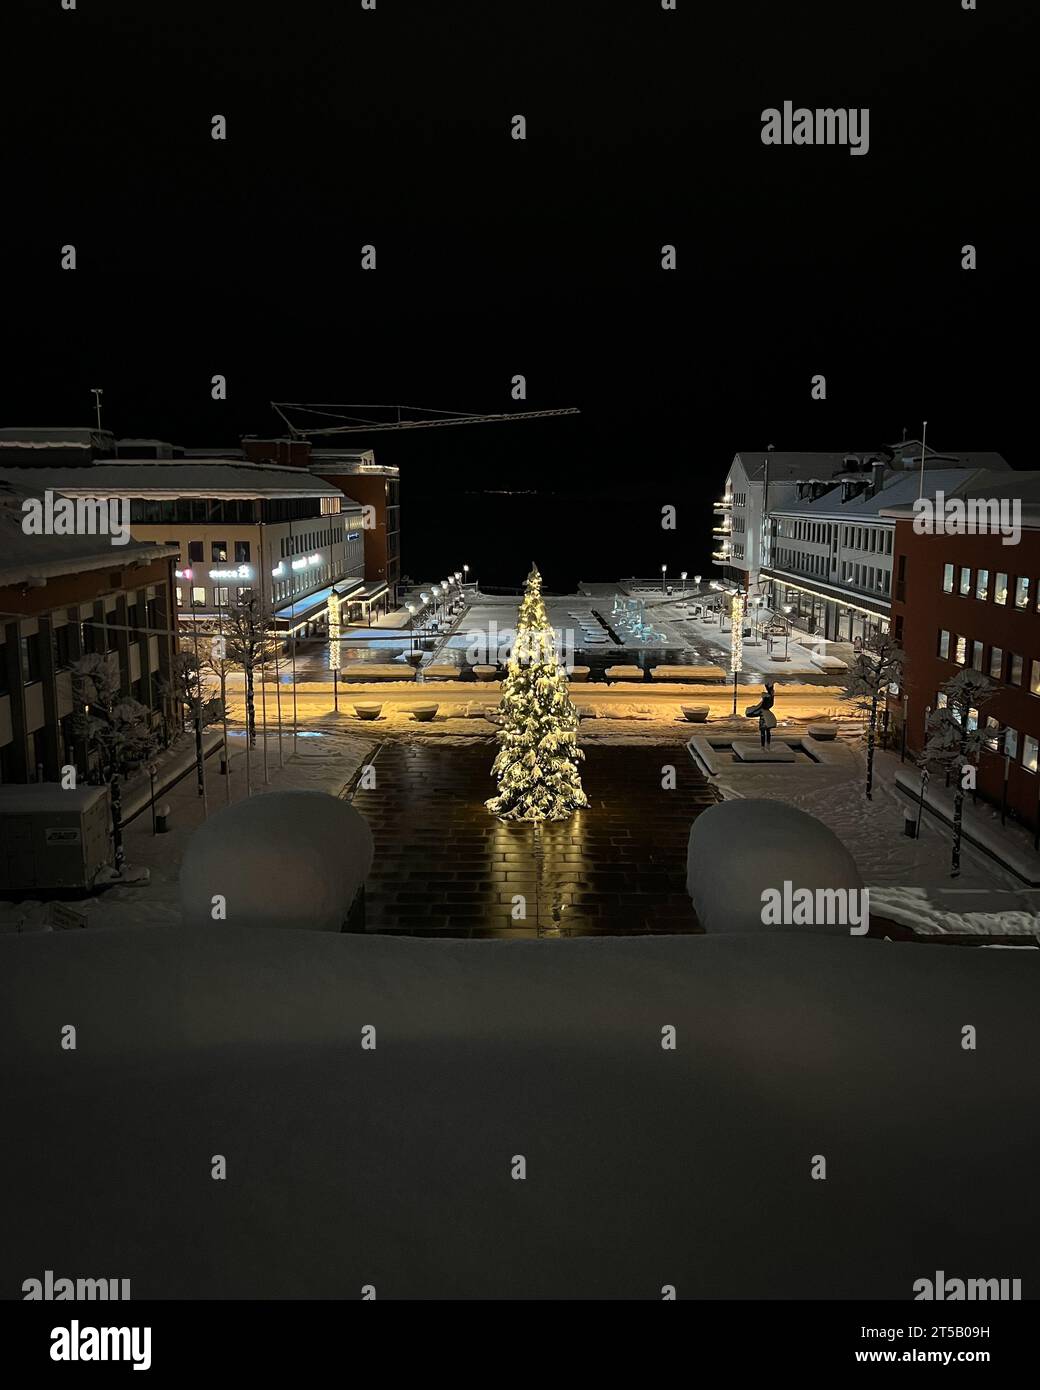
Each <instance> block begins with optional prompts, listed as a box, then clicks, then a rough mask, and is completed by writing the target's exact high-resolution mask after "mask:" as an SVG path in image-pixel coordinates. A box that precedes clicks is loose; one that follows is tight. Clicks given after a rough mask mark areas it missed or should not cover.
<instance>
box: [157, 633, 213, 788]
mask: <svg viewBox="0 0 1040 1390" xmlns="http://www.w3.org/2000/svg"><path fill="white" fill-rule="evenodd" d="M182 631H183V630H182ZM196 646H197V637H196ZM162 690H163V693H164V694H166V695H169V696H170V698H171V699H173V700H175V701H177V703H178V704H179V705H180V706H181V708H182V709H185V710H187V711H188V717H189V718H190V720H191V723H192V729H193V731H194V734H195V771H196V774H197V777H198V788H199V796H201V797H202V798H203V799H205V796H206V770H205V760H204V757H203V747H202V731H203V729H205V728H206V726H207V725H209V724H215V723H216V722H217V720H218V719H220V718H221V717H222V715H223V708H222V702H221V701H220V699H219V698H217V697H215V696H213V695H211V694H210V693H209V690H208V689H207V687H206V684H205V681H204V678H203V671H202V662H201V660H200V658H199V655H198V653H197V651H195V650H192V649H191V648H189V647H186V646H182V647H181V649H180V650H179V651H178V652H175V653H174V658H173V665H172V667H171V670H170V678H169V680H164V681H163V682H162Z"/></svg>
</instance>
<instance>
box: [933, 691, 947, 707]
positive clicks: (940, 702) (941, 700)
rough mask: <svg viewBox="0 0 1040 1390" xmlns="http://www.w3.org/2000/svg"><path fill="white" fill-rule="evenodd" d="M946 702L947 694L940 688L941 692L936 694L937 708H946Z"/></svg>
mask: <svg viewBox="0 0 1040 1390" xmlns="http://www.w3.org/2000/svg"><path fill="white" fill-rule="evenodd" d="M946 703H947V702H946V696H945V695H944V694H943V692H942V691H941V690H940V691H939V693H938V695H936V697H935V708H936V709H945V708H946Z"/></svg>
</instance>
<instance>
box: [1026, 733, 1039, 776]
mask: <svg viewBox="0 0 1040 1390" xmlns="http://www.w3.org/2000/svg"><path fill="white" fill-rule="evenodd" d="M1038 747H1040V745H1038V743H1037V741H1036V739H1035V738H1034V737H1033V735H1032V734H1026V736H1025V738H1023V740H1022V766H1023V767H1024V768H1025V770H1026V771H1027V772H1035V771H1036V762H1037V758H1036V755H1037V748H1038Z"/></svg>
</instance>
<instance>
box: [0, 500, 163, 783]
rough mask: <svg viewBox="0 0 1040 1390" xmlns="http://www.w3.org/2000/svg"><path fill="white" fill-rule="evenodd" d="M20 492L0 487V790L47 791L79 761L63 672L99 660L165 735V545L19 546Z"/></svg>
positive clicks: (95, 541)
mask: <svg viewBox="0 0 1040 1390" xmlns="http://www.w3.org/2000/svg"><path fill="white" fill-rule="evenodd" d="M39 496H40V494H38V493H36V492H35V491H34V490H32V489H30V488H26V487H24V486H22V487H16V486H13V485H12V484H11V483H10V482H9V481H6V480H5V481H3V482H0V782H5V783H8V782H15V783H18V782H23V783H24V782H36V781H49V782H55V781H57V780H58V778H59V775H60V769H61V767H62V766H64V765H67V764H70V763H72V764H75V765H77V766H78V767H79V768H80V771H81V773H82V774H83V775H89V773H90V771H91V766H90V757H89V755H88V754H87V753H86V750H85V749H84V748H83V747H82V745H81V743H80V741H79V740H78V738H77V732H76V728H75V721H74V714H75V706H74V698H73V696H74V692H73V680H72V665H73V663H74V662H75V661H76V660H77V659H78V658H79V657H81V656H84V655H87V654H90V653H94V654H97V655H100V656H104V657H106V658H107V660H108V661H109V662H110V663H111V664H112V666H113V669H114V670H116V671H117V672H118V676H119V682H120V686H121V689H122V691H123V693H124V694H125V695H126V696H128V697H130V698H133V699H135V700H137V701H138V702H139V703H140V704H142V705H144V706H146V707H147V708H148V709H149V710H150V711H151V722H152V726H153V728H156V729H160V728H162V727H164V726H165V728H166V729H169V730H170V731H171V732H172V729H173V724H174V721H175V718H176V712H175V710H174V709H173V707H172V702H171V700H170V696H169V691H168V686H167V684H166V682H167V681H168V679H169V676H170V671H171V662H172V654H173V643H174V637H173V628H174V621H173V611H172V609H173V588H174V577H173V569H174V566H175V564H176V558H177V550H176V547H175V546H172V545H169V544H166V543H164V542H161V541H131V542H129V543H128V544H126V545H118V546H114V545H112V543H111V539H110V537H108V536H105V535H69V536H56V535H27V534H26V533H25V531H24V530H23V526H22V521H23V510H22V503H23V501H25V500H26V499H29V498H33V497H39Z"/></svg>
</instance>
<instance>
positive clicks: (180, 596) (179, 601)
mask: <svg viewBox="0 0 1040 1390" xmlns="http://www.w3.org/2000/svg"><path fill="white" fill-rule="evenodd" d="M177 607H178V608H183V607H184V590H183V589H182V588H181V586H180V585H179V584H178V585H177Z"/></svg>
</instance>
